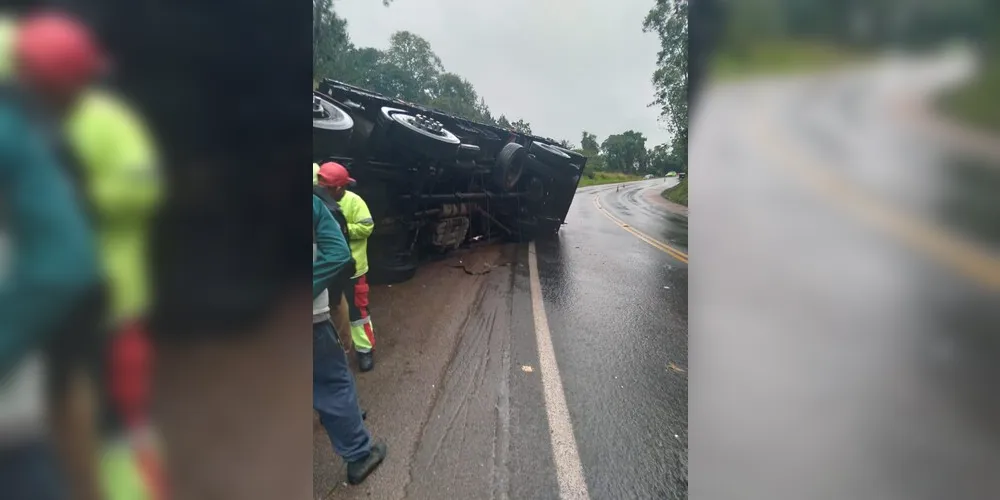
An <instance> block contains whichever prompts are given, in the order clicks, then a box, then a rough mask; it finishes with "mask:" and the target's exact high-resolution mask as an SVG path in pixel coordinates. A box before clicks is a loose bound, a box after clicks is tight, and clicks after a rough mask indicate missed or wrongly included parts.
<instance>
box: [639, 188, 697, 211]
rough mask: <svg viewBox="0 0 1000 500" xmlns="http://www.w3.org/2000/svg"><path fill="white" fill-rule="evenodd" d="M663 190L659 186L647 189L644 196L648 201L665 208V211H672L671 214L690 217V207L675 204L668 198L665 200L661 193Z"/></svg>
mask: <svg viewBox="0 0 1000 500" xmlns="http://www.w3.org/2000/svg"><path fill="white" fill-rule="evenodd" d="M662 192H663V190H662V189H659V186H657V187H655V188H650V189H646V190H645V192H644V193H643V196H645V197H646V201H648V202H650V203H652V204H654V205H658V206H661V207H663V208H664V209H666V210H668V211H670V212H671V213H674V214H677V215H681V216H684V217H687V216H688V207H685V206H684V205H681V204H679V203H674V202H672V201H670V200H668V199H666V198H664V197H663V196H662V195H661V194H660V193H662Z"/></svg>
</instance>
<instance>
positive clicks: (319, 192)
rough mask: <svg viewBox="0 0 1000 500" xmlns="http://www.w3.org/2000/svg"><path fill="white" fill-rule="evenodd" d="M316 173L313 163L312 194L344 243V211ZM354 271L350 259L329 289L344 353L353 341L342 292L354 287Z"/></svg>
mask: <svg viewBox="0 0 1000 500" xmlns="http://www.w3.org/2000/svg"><path fill="white" fill-rule="evenodd" d="M318 173H319V164H316V163H313V194H314V195H316V196H317V197H318V198H319V199H320V200H322V202H323V205H325V206H326V208H327V209H328V210H329V211H330V215H332V216H333V219H334V220H336V221H337V225H338V226H340V232H341V233H343V234H344V241H348V240H349V239H350V234H351V233H350V230H349V229H348V226H347V219H346V218H344V211H343V210H341V209H340V204H339V203H337V200H334V199H333V198H332V197H331V196H330V193H329V192H327V190H326V188H322V187H320V186H319V181H318V180H317V178H316V174H318ZM354 270H355V267H354V258H353V257H352V258H351V262H350V264H349V265H347V266H344V269H343V270H342V271H341V272H342V273H344V274H346V276H338V277H337V279H336V280H335V281H334V284H333V285H332V286H330V289H329V291H330V321H332V322H333V328H334V330H336V331H337V336H338V337H339V338H340V343H341V345H343V346H344V351H350V350H351V349H352V348H353V347H354V341H353V340H352V339H351V311H350V308H349V307H348V306H347V299H346V298H344V290H346V289H347V288H348V287H352V286H354V284H353V283H351V281H350V277H351V276H354ZM345 278H346V279H345Z"/></svg>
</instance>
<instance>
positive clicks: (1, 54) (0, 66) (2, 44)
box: [0, 13, 17, 81]
mask: <svg viewBox="0 0 1000 500" xmlns="http://www.w3.org/2000/svg"><path fill="white" fill-rule="evenodd" d="M16 35H17V21H15V20H14V18H13V17H11V16H9V15H7V14H3V13H0V81H3V80H6V79H8V78H10V77H11V73H12V72H13V71H14V37H15V36H16Z"/></svg>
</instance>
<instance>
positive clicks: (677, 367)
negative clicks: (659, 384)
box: [667, 361, 685, 373]
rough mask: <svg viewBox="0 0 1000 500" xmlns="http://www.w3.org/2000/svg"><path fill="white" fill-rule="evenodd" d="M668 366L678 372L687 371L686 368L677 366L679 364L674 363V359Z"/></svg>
mask: <svg viewBox="0 0 1000 500" xmlns="http://www.w3.org/2000/svg"><path fill="white" fill-rule="evenodd" d="M667 367H668V368H670V369H671V370H673V371H675V372H677V373H684V372H685V370H684V369H683V368H681V367H679V366H677V364H676V363H674V362H673V361H671V362H670V364H669V365H667Z"/></svg>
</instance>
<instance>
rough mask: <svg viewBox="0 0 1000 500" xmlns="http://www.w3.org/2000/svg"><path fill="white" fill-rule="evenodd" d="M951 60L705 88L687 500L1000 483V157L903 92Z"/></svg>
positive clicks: (698, 125)
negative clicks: (908, 104) (960, 146)
mask: <svg viewBox="0 0 1000 500" xmlns="http://www.w3.org/2000/svg"><path fill="white" fill-rule="evenodd" d="M956 61H958V60H957V59H955V58H942V59H936V60H926V61H925V60H904V59H888V60H886V61H885V62H884V63H882V64H879V65H878V66H876V67H873V68H865V69H862V70H857V71H851V72H842V73H836V74H830V75H822V76H819V77H803V78H789V79H784V80H770V81H760V82H752V83H743V84H730V85H727V86H720V87H717V88H715V89H714V90H713V91H712V92H710V93H709V94H708V98H707V100H706V101H705V102H704V107H703V108H702V109H701V110H700V111H699V114H697V115H696V116H695V118H694V119H693V120H694V121H693V124H692V135H691V137H692V138H693V139H692V144H691V156H690V162H691V164H692V165H693V166H692V171H693V179H692V184H691V189H692V192H691V200H692V209H693V210H695V211H696V213H697V214H698V216H697V230H696V231H695V232H694V233H693V235H692V240H693V241H692V246H694V247H695V248H696V249H697V255H698V258H697V261H696V264H695V266H694V268H693V269H692V270H691V273H692V276H693V277H694V281H693V283H692V286H691V304H692V307H691V310H690V316H691V331H692V341H691V356H692V359H691V365H692V371H691V379H692V381H693V382H692V384H691V390H692V398H691V406H690V408H691V410H690V436H691V437H690V440H691V442H692V443H693V445H692V448H691V450H692V451H691V462H692V465H691V470H692V473H691V484H692V486H691V498H713V499H722V498H727V499H728V498H734V499H735V498H739V499H748V500H756V499H773V498H801V499H831V500H832V499H845V498H878V499H887V500H893V499H900V500H903V499H906V500H921V499H928V500H930V499H941V498H962V499H980V498H982V499H989V498H998V497H1000V474H998V473H997V471H1000V393H998V391H997V389H996V388H997V380H1000V363H997V359H998V356H1000V340H998V339H1000V337H998V335H997V333H998V332H1000V308H998V307H997V305H998V304H1000V300H998V299H1000V294H998V289H1000V288H998V284H1000V282H998V281H997V280H996V276H997V272H998V269H1000V259H998V257H997V253H996V249H997V248H998V247H997V234H998V233H997V228H998V227H1000V225H998V224H997V222H996V221H998V220H1000V205H998V203H997V201H996V200H997V199H998V197H997V193H998V190H997V188H1000V168H998V166H997V165H993V164H989V163H988V162H985V161H982V160H975V159H972V158H969V157H967V156H966V154H964V153H961V152H957V151H953V150H951V149H952V148H949V147H947V145H946V144H944V143H942V141H940V140H938V139H940V138H936V137H927V136H925V135H923V134H922V132H921V131H920V127H917V126H914V123H912V117H907V116H903V115H902V113H901V112H899V109H898V108H897V107H896V104H897V103H898V102H899V101H900V100H901V98H907V99H915V100H916V101H924V102H926V101H927V100H928V99H929V98H930V95H931V91H932V90H933V89H934V88H940V87H941V85H942V84H943V82H945V81H947V79H948V78H950V77H953V76H955V75H957V74H959V73H960V72H961V66H962V65H961V64H959V63H958V62H956Z"/></svg>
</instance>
